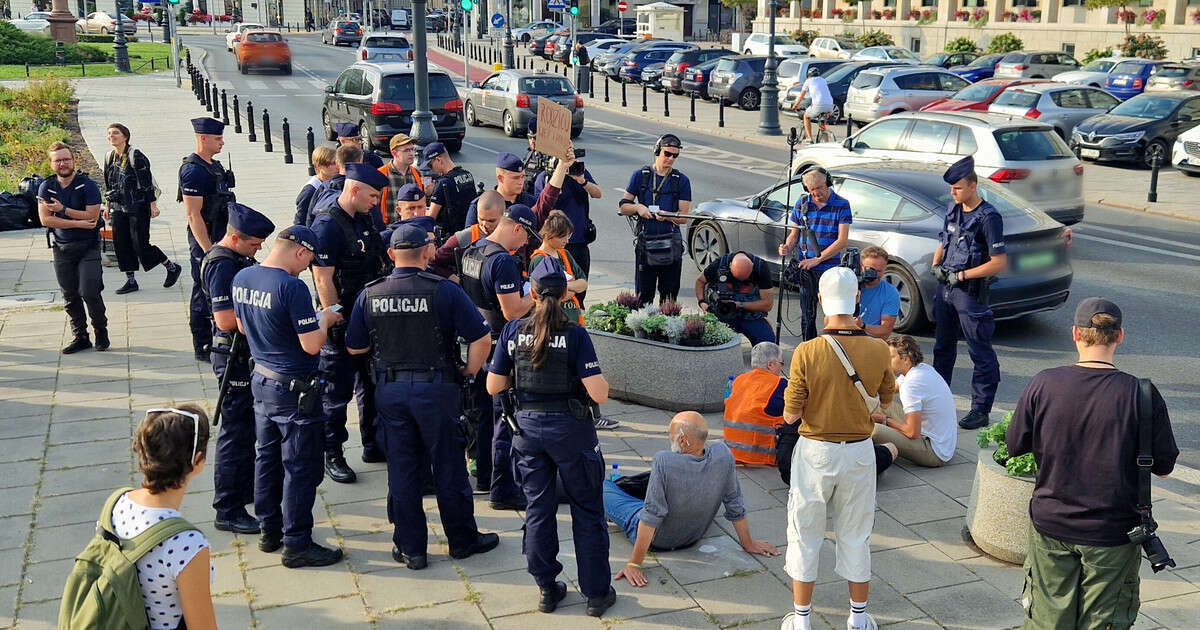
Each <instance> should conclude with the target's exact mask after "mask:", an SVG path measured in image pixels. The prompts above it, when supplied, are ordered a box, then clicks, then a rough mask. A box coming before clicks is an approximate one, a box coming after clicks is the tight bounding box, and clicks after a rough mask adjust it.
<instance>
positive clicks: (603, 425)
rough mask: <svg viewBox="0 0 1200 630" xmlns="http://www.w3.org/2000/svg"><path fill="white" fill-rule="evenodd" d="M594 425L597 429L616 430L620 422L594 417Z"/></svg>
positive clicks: (604, 417)
mask: <svg viewBox="0 0 1200 630" xmlns="http://www.w3.org/2000/svg"><path fill="white" fill-rule="evenodd" d="M594 424H595V426H596V428H597V429H616V428H617V427H619V426H621V423H620V422H618V421H617V420H613V419H612V418H609V417H606V416H596V421H595V423H594Z"/></svg>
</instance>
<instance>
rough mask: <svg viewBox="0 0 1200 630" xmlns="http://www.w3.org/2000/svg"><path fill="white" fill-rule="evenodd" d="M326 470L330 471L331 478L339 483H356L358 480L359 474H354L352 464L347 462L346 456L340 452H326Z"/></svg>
mask: <svg viewBox="0 0 1200 630" xmlns="http://www.w3.org/2000/svg"><path fill="white" fill-rule="evenodd" d="M325 472H327V473H329V478H330V479H332V480H334V481H336V482H338V483H354V482H355V481H358V475H356V474H354V471H353V470H351V468H350V465H349V464H347V463H346V456H345V455H342V454H341V453H340V452H338V453H325Z"/></svg>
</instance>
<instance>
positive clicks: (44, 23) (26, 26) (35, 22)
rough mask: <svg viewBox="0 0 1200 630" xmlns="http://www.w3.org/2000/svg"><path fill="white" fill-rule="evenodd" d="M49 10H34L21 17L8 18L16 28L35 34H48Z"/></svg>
mask: <svg viewBox="0 0 1200 630" xmlns="http://www.w3.org/2000/svg"><path fill="white" fill-rule="evenodd" d="M49 18H50V12H49V11H34V12H33V13H30V14H29V15H26V16H25V17H23V18H18V19H15V20H9V22H10V23H11V24H12V25H13V26H15V27H17V30H21V31H25V32H26V33H33V34H35V35H45V36H46V37H49V36H50V20H49Z"/></svg>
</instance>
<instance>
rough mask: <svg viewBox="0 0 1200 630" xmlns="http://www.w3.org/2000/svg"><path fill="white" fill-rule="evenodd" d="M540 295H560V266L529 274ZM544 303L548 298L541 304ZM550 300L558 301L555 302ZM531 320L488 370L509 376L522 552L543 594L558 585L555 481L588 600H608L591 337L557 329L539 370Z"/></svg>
mask: <svg viewBox="0 0 1200 630" xmlns="http://www.w3.org/2000/svg"><path fill="white" fill-rule="evenodd" d="M531 279H532V282H533V283H534V284H535V285H536V286H537V290H538V291H548V293H547V295H561V294H562V291H563V290H565V288H566V282H567V280H566V275H565V274H564V273H563V271H562V267H561V266H560V265H559V263H558V261H557V260H555V259H554V258H551V257H549V256H547V257H545V258H543V259H542V260H541V262H539V263H538V265H537V267H535V268H534V270H533V273H532V274H531ZM541 299H547V298H541ZM550 299H553V298H552V297H551V298H550ZM533 337H534V335H533V332H532V320H531V319H530V318H528V317H526V318H524V319H520V320H516V321H512V322H509V323H508V324H507V325H506V326H505V327H504V330H503V332H501V333H500V338H499V339H498V340H497V343H496V350H495V354H494V356H493V357H492V361H491V364H490V365H489V366H488V370H489V371H490V372H491V373H493V374H499V375H503V376H508V375H510V374H511V375H512V377H513V389H515V391H516V395H517V408H518V411H517V413H516V421H517V426H518V427H519V428H520V431H521V432H520V434H519V435H517V436H516V437H515V438H514V439H513V450H514V456H515V459H516V465H517V471H518V473H519V477H520V479H521V488H522V490H523V491H524V493H525V498H526V500H527V501H528V508H527V509H526V513H525V538H524V543H523V551H524V553H525V557H526V560H527V564H528V569H529V573H530V574H531V575H532V576H533V578H534V581H535V582H537V585H538V586H539V587H541V588H543V589H547V588H552V587H553V586H554V582H555V577H557V575H558V574H559V573H560V572H561V571H562V568H563V567H562V564H561V563H560V562H559V561H558V559H557V556H558V528H557V522H556V518H555V515H556V513H557V511H558V499H557V495H556V488H555V486H556V478H558V477H561V479H562V484H563V490H564V491H565V494H566V496H567V498H568V500H569V502H570V505H571V530H572V532H573V540H574V545H575V558H576V561H577V563H578V568H579V588H580V590H581V591H582V592H583V594H584V596H586V597H588V598H589V599H591V598H602V597H605V596H606V595H608V593H609V590H610V588H611V586H610V576H609V567H608V524H607V521H606V520H605V516H604V502H603V496H602V483H603V477H604V456H603V455H602V454H601V452H600V443H599V440H598V439H597V437H596V429H595V427H594V426H593V424H592V420H591V417H590V415H589V414H588V413H587V411H586V410H587V409H588V407H589V405H590V403H591V399H590V398H589V397H588V394H587V392H586V390H585V389H584V386H583V382H582V379H584V378H587V377H589V376H594V375H597V374H600V373H601V372H600V363H599V361H598V360H597V358H596V351H595V349H594V348H593V347H592V341H591V338H590V337H589V336H588V334H587V331H586V330H585V329H584V328H583V327H581V326H578V325H576V324H574V323H573V322H567V324H566V325H565V327H563V328H561V329H559V330H556V331H552V333H551V335H550V340H549V345H548V347H547V354H546V358H545V361H544V363H543V364H542V365H541V367H536V368H535V367H534V366H533V361H532V352H533V340H534V339H533Z"/></svg>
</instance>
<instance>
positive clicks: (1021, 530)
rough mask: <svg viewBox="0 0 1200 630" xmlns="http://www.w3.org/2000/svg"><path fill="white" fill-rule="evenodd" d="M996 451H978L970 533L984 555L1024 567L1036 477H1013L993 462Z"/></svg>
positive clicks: (969, 516)
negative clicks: (1030, 504)
mask: <svg viewBox="0 0 1200 630" xmlns="http://www.w3.org/2000/svg"><path fill="white" fill-rule="evenodd" d="M994 452H995V450H994V449H985V450H980V451H979V462H978V464H977V465H976V466H975V483H974V485H973V486H972V487H971V500H970V501H969V502H968V503H967V529H968V530H970V532H971V538H972V539H974V541H975V544H976V545H977V546H978V547H979V548H980V549H982V550H983V551H984V553H986V554H988V555H989V556H992V557H993V558H996V559H999V560H1003V561H1005V562H1011V563H1013V564H1022V563H1024V562H1025V551H1026V547H1027V544H1028V542H1029V527H1030V522H1029V499H1030V498H1031V497H1032V496H1033V477H1013V476H1012V475H1010V474H1008V473H1007V472H1005V470H1004V467H1003V466H1001V465H1000V464H997V463H996V460H994V459H992V453H994Z"/></svg>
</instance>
